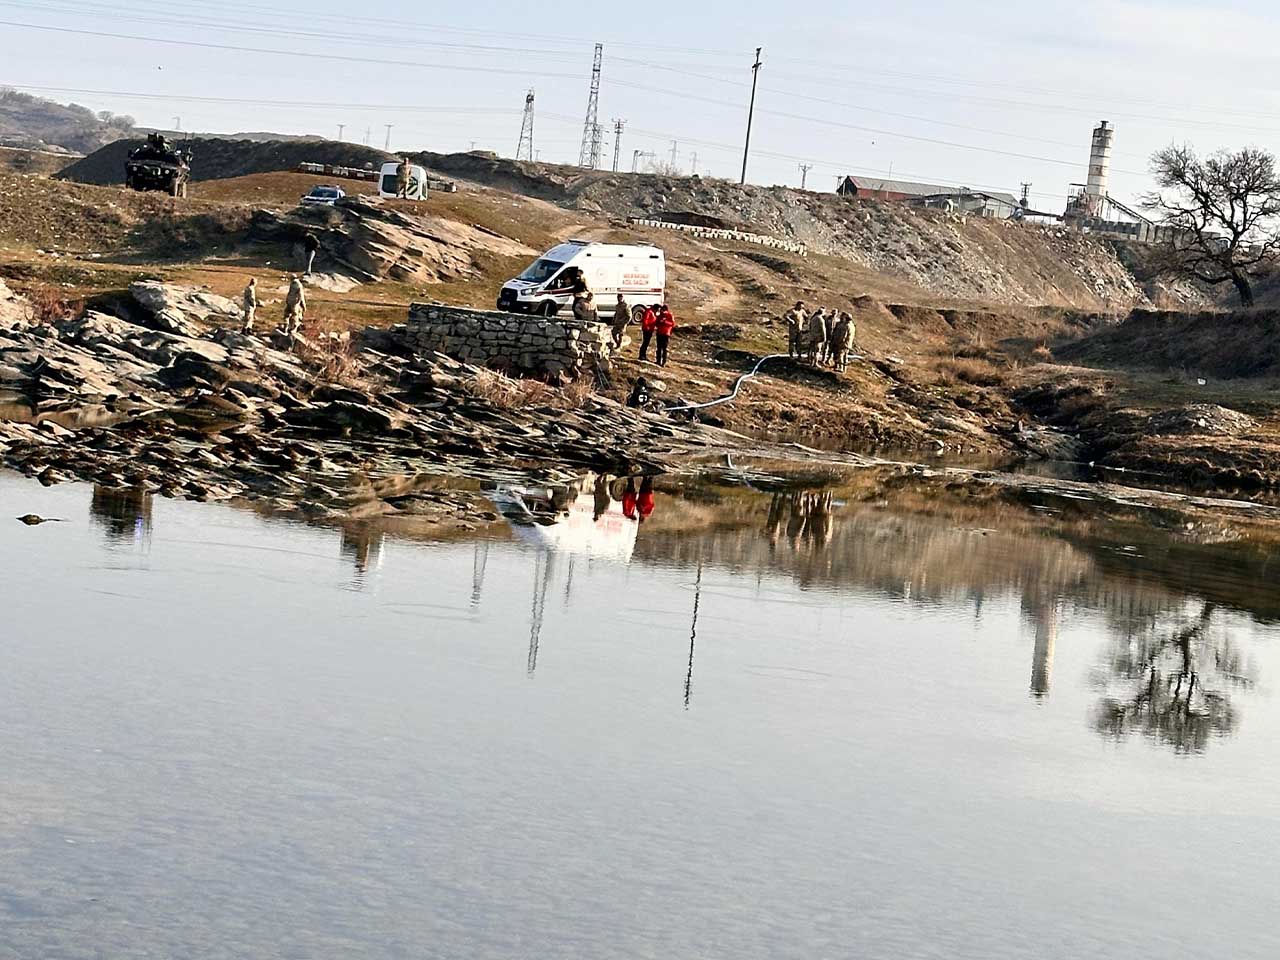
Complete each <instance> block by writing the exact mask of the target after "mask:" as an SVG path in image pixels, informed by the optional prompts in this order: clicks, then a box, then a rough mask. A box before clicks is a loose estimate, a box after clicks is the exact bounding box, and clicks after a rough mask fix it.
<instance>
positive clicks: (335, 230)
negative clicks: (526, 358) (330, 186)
mask: <svg viewBox="0 0 1280 960" xmlns="http://www.w3.org/2000/svg"><path fill="white" fill-rule="evenodd" d="M307 231H311V232H312V233H314V234H315V235H316V238H317V239H318V240H319V241H320V255H319V256H318V257H317V265H318V266H319V267H321V268H323V269H326V270H332V271H334V272H337V273H341V274H345V275H347V276H350V277H352V278H354V279H356V280H359V281H362V282H372V281H378V280H396V281H400V282H403V283H422V284H430V283H442V282H445V281H449V280H462V279H466V278H469V277H472V276H475V275H477V271H476V269H475V266H474V263H473V260H472V255H473V254H474V253H475V252H477V251H484V252H485V255H486V256H499V257H526V256H529V257H531V256H536V254H537V251H535V250H533V249H532V248H531V247H527V246H525V245H524V244H522V243H519V242H517V241H515V240H510V239H507V238H506V237H499V236H497V235H496V234H494V233H493V231H490V230H481V229H479V228H477V227H473V226H469V225H468V224H465V223H459V222H458V221H456V220H446V219H443V218H441V217H437V216H433V215H431V214H428V213H407V212H405V211H403V210H399V209H397V208H396V207H395V206H394V205H393V204H391V203H388V202H387V201H385V200H382V199H380V198H378V197H348V198H346V199H345V200H341V201H339V202H338V204H337V205H336V206H333V207H303V208H300V209H297V210H293V211H290V212H289V213H283V214H282V213H275V212H272V211H266V210H264V211H260V212H259V213H258V214H257V215H256V216H255V218H254V224H253V229H252V237H253V238H254V239H256V240H260V241H266V242H270V243H290V242H296V241H297V240H299V239H300V238H301V237H302V236H303V235H304V234H305V233H306V232H307Z"/></svg>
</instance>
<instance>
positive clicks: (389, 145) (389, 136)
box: [382, 123, 391, 153]
mask: <svg viewBox="0 0 1280 960" xmlns="http://www.w3.org/2000/svg"><path fill="white" fill-rule="evenodd" d="M385 126H386V128H387V142H386V144H385V145H384V146H383V148H382V149H383V150H385V151H387V153H390V152H391V124H389V123H388V124H385Z"/></svg>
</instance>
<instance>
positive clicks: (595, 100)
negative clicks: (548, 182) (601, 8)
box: [578, 43, 604, 170]
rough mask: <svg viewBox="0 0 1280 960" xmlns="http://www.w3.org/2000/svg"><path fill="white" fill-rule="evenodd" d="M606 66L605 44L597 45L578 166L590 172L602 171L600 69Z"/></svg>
mask: <svg viewBox="0 0 1280 960" xmlns="http://www.w3.org/2000/svg"><path fill="white" fill-rule="evenodd" d="M603 64H604V44H603V43H597V44H596V55H595V60H594V61H593V62H592V65H591V93H590V95H589V96H588V97H587V119H586V121H585V122H584V123H583V125H582V152H581V153H580V154H579V155H578V166H580V167H586V168H587V169H588V170H598V169H600V138H601V134H602V131H601V129H600V68H601V66H603Z"/></svg>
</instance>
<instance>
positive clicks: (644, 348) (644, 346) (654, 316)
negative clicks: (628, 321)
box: [640, 303, 662, 363]
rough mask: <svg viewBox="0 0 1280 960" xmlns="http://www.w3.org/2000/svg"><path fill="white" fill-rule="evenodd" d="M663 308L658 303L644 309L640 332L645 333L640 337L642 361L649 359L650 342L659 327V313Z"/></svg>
mask: <svg viewBox="0 0 1280 960" xmlns="http://www.w3.org/2000/svg"><path fill="white" fill-rule="evenodd" d="M661 310H662V305H661V304H658V303H655V304H654V305H653V306H652V307H645V309H644V318H643V319H642V320H641V321H640V332H641V333H642V334H643V336H642V337H641V338H640V362H641V363H644V362H645V361H646V360H648V359H649V344H650V342H651V341H652V340H653V332H654V331H655V330H657V329H658V313H659V311H661Z"/></svg>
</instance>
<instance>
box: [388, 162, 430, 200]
mask: <svg viewBox="0 0 1280 960" xmlns="http://www.w3.org/2000/svg"><path fill="white" fill-rule="evenodd" d="M378 196H380V197H388V198H390V199H392V200H394V199H395V198H396V197H398V196H400V164H399V163H398V162H396V161H388V162H387V163H384V164H383V165H382V172H381V173H380V174H379V175H378ZM407 199H409V200H425V199H427V169H426V167H419V166H417V165H416V164H410V165H409V196H408V198H407Z"/></svg>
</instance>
